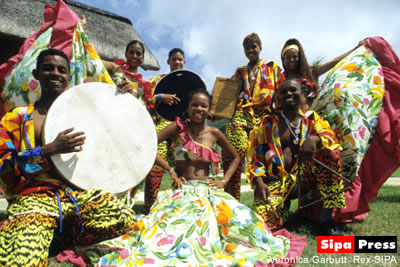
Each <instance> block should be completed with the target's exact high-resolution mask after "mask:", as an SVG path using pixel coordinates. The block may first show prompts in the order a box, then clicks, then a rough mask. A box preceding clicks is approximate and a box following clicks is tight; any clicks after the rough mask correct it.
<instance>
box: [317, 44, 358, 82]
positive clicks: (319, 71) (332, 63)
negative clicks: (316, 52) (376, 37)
mask: <svg viewBox="0 0 400 267" xmlns="http://www.w3.org/2000/svg"><path fill="white" fill-rule="evenodd" d="M364 43H365V39H363V40H361V41H360V42H359V43H358V44H357V46H356V47H354V48H353V49H351V50H350V51H347V52H346V53H344V54H343V55H340V56H338V57H335V58H334V59H332V60H331V61H328V62H326V63H324V64H321V65H318V66H314V67H312V69H313V75H314V77H315V78H316V79H318V77H319V76H321V75H322V74H324V73H325V72H327V71H328V70H330V69H332V68H333V67H334V66H335V65H336V64H337V63H338V62H339V61H340V60H342V59H343V58H345V57H347V56H348V55H349V54H350V53H351V52H353V51H354V50H356V49H357V48H358V47H360V46H361V45H363V44H364Z"/></svg>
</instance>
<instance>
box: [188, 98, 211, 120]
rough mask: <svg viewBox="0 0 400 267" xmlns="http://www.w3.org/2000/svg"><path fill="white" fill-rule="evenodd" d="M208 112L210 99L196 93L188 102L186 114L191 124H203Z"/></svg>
mask: <svg viewBox="0 0 400 267" xmlns="http://www.w3.org/2000/svg"><path fill="white" fill-rule="evenodd" d="M209 112H210V99H209V97H208V96H207V95H205V94H203V93H196V94H194V95H193V97H192V99H191V100H190V101H189V104H188V108H187V113H188V114H189V119H190V121H191V122H196V123H203V122H204V121H205V120H206V119H207V117H208V114H209Z"/></svg>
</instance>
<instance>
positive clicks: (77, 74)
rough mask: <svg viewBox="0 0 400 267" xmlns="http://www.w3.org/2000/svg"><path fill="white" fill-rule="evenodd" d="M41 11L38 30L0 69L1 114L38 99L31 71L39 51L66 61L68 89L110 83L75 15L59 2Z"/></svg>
mask: <svg viewBox="0 0 400 267" xmlns="http://www.w3.org/2000/svg"><path fill="white" fill-rule="evenodd" d="M44 12H45V23H44V24H43V25H42V27H41V28H40V29H39V31H38V32H36V33H34V34H33V35H32V36H30V37H29V38H28V39H27V40H26V41H25V43H24V45H23V46H22V47H21V49H20V52H19V54H18V55H16V56H14V57H13V58H11V59H10V60H9V62H7V63H5V64H4V65H2V66H1V67H0V86H1V87H2V90H1V97H2V99H3V101H4V104H3V105H4V106H3V109H2V110H1V114H4V113H5V112H7V111H9V110H10V109H11V108H13V107H19V106H23V105H26V104H33V103H34V102H35V101H36V100H38V99H39V98H40V95H41V88H40V84H39V82H38V81H37V80H35V78H34V77H33V75H32V70H33V69H35V68H36V61H37V60H36V59H37V57H38V55H39V54H40V52H41V51H43V50H45V49H48V48H56V49H60V50H62V51H63V52H65V53H66V55H67V56H68V57H69V58H70V61H71V65H70V66H71V76H72V80H71V82H70V83H69V87H73V86H75V85H78V84H82V83H85V82H95V81H96V82H106V83H110V84H113V82H112V80H111V77H110V75H109V74H108V72H107V71H106V69H105V67H104V64H103V63H102V61H101V59H100V57H99V56H98V54H97V52H96V50H95V49H94V47H93V46H92V45H91V44H90V43H89V40H88V38H87V36H86V33H85V32H84V30H83V28H82V26H81V25H80V24H79V23H78V17H77V15H76V14H75V13H74V12H73V11H72V10H71V9H69V7H68V6H67V5H66V4H64V3H63V2H62V1H59V2H58V3H57V6H55V7H54V6H46V7H45V11H44ZM49 13H50V15H49ZM60 17H62V18H61V19H60Z"/></svg>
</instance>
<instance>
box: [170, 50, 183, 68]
mask: <svg viewBox="0 0 400 267" xmlns="http://www.w3.org/2000/svg"><path fill="white" fill-rule="evenodd" d="M167 63H168V65H169V67H170V69H171V71H174V70H181V69H183V67H184V66H185V56H184V55H182V53H180V52H176V53H173V54H172V55H171V56H170V57H169V58H168V60H167Z"/></svg>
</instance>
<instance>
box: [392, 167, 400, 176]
mask: <svg viewBox="0 0 400 267" xmlns="http://www.w3.org/2000/svg"><path fill="white" fill-rule="evenodd" d="M391 176H392V177H400V168H399V169H397V170H396V171H395V172H394V173H393V174H392V175H391Z"/></svg>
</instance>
